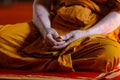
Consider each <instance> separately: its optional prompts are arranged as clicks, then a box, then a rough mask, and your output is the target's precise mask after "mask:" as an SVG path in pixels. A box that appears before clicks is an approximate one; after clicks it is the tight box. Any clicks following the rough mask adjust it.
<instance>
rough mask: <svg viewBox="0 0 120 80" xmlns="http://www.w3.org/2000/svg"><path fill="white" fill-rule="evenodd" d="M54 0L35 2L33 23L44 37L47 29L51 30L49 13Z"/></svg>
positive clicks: (35, 0) (38, 0)
mask: <svg viewBox="0 0 120 80" xmlns="http://www.w3.org/2000/svg"><path fill="white" fill-rule="evenodd" d="M51 3H52V0H34V3H33V22H34V24H35V25H36V27H37V28H38V29H39V31H40V33H41V34H42V35H43V36H44V33H43V32H46V30H47V28H51V22H50V19H49V16H50V15H49V11H50V6H51Z"/></svg>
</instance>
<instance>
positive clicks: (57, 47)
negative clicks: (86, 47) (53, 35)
mask: <svg viewBox="0 0 120 80" xmlns="http://www.w3.org/2000/svg"><path fill="white" fill-rule="evenodd" d="M66 46H67V43H65V44H63V45H58V46H53V47H52V49H53V50H60V49H63V48H65V47H66Z"/></svg>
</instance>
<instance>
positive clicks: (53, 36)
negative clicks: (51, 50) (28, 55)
mask: <svg viewBox="0 0 120 80" xmlns="http://www.w3.org/2000/svg"><path fill="white" fill-rule="evenodd" d="M52 1H53V0H34V3H33V23H34V24H35V25H36V27H37V28H38V30H39V31H40V33H41V35H42V36H43V38H44V42H45V44H46V43H47V44H49V45H51V47H52V46H55V45H62V44H64V42H65V41H61V42H60V41H57V38H58V37H59V34H58V33H57V32H56V30H55V29H53V28H51V22H50V18H49V17H50V14H49V12H50V8H51V4H52Z"/></svg>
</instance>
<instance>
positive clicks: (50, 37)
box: [47, 34, 56, 45]
mask: <svg viewBox="0 0 120 80" xmlns="http://www.w3.org/2000/svg"><path fill="white" fill-rule="evenodd" d="M47 38H48V41H49V42H50V44H52V45H54V44H55V43H56V40H55V39H54V38H53V36H52V35H51V34H48V35H47Z"/></svg>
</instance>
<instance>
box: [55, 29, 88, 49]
mask: <svg viewBox="0 0 120 80" xmlns="http://www.w3.org/2000/svg"><path fill="white" fill-rule="evenodd" d="M84 36H87V34H86V31H81V30H74V31H71V32H70V33H68V34H66V35H63V36H61V37H60V38H61V39H62V40H63V41H65V43H64V44H63V45H57V46H53V48H54V49H62V48H65V47H66V46H67V45H69V44H70V43H71V42H73V41H75V40H77V39H79V38H82V37H84Z"/></svg>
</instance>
